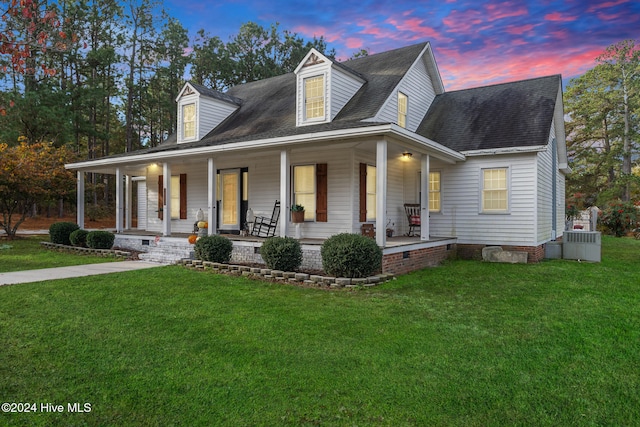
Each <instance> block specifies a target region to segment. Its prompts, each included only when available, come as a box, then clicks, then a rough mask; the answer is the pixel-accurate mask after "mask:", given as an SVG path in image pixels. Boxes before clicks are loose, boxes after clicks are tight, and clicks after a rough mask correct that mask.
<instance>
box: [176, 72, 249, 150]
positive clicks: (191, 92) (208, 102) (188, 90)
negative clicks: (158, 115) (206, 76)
mask: <svg viewBox="0 0 640 427" xmlns="http://www.w3.org/2000/svg"><path fill="white" fill-rule="evenodd" d="M176 102H177V103H178V126H177V129H178V143H179V144H180V143H184V142H195V141H199V140H201V139H202V138H203V137H204V136H205V135H207V134H208V133H209V132H211V131H212V130H213V129H215V127H216V126H218V125H219V124H220V123H222V122H223V121H224V120H225V119H226V118H227V117H229V116H230V115H231V114H232V113H233V112H234V111H236V110H237V109H238V108H239V107H240V104H241V100H240V99H238V98H234V97H232V96H229V95H227V94H224V93H222V92H218V91H215V90H212V89H209V88H206V87H204V86H201V85H198V84H195V83H191V82H189V83H186V84H185V85H184V87H183V88H182V90H181V91H180V93H179V94H178V97H177V98H176Z"/></svg>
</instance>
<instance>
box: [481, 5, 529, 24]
mask: <svg viewBox="0 0 640 427" xmlns="http://www.w3.org/2000/svg"><path fill="white" fill-rule="evenodd" d="M485 9H486V10H487V12H489V15H488V16H487V18H488V19H487V20H488V21H490V22H491V21H497V20H499V19H504V18H515V17H516V16H524V15H528V14H529V12H528V10H527V8H526V7H523V6H519V7H518V6H516V5H515V4H514V2H510V1H506V2H502V3H489V4H487V5H486V6H485Z"/></svg>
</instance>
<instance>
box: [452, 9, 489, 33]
mask: <svg viewBox="0 0 640 427" xmlns="http://www.w3.org/2000/svg"><path fill="white" fill-rule="evenodd" d="M482 18H483V14H482V13H481V12H480V11H479V10H466V11H458V10H453V11H452V12H451V13H450V14H449V16H447V17H446V18H444V19H443V20H442V22H443V23H444V24H445V25H446V26H447V27H449V31H451V32H453V33H469V32H470V31H471V30H472V29H475V27H477V26H478V25H480V24H482V23H483V22H484V20H483V19H482Z"/></svg>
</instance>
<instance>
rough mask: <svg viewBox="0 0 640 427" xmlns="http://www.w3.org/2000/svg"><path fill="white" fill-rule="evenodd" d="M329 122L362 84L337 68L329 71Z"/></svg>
mask: <svg viewBox="0 0 640 427" xmlns="http://www.w3.org/2000/svg"><path fill="white" fill-rule="evenodd" d="M330 75H331V85H330V86H331V91H330V94H331V120H333V119H334V117H335V116H336V115H338V113H339V112H340V110H342V107H344V106H345V105H346V104H347V102H349V100H351V98H352V97H353V95H355V94H356V92H357V91H358V90H359V89H360V88H361V87H362V82H360V81H359V80H357V79H355V78H353V77H351V76H349V75H347V74H345V73H343V72H342V71H340V70H338V69H337V68H333V69H332V70H331V74H330Z"/></svg>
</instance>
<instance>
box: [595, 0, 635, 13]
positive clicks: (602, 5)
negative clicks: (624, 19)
mask: <svg viewBox="0 0 640 427" xmlns="http://www.w3.org/2000/svg"><path fill="white" fill-rule="evenodd" d="M625 3H629V0H617V1H608V2H604V3H599V4H597V3H596V4H594V5H591V7H589V9H587V13H593V12H596V11H598V10H602V9H607V8H610V7H615V6H619V5H621V4H625Z"/></svg>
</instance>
